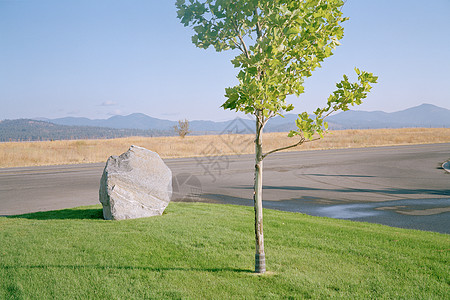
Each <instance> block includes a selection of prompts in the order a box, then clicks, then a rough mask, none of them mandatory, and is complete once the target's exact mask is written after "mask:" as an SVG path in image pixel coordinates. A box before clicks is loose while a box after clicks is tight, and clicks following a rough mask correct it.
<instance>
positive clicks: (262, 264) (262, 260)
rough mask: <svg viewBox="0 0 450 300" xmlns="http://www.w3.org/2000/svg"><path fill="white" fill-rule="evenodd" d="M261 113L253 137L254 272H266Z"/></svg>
mask: <svg viewBox="0 0 450 300" xmlns="http://www.w3.org/2000/svg"><path fill="white" fill-rule="evenodd" d="M262 129H263V124H262V115H261V114H259V115H257V118H256V139H255V182H254V192H253V201H254V204H255V238H256V254H255V273H261V274H262V273H265V272H266V255H265V253H264V233H263V211H262V168H263V162H262V160H263V158H262V155H263V153H262V139H261V135H262Z"/></svg>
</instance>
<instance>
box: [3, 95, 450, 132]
mask: <svg viewBox="0 0 450 300" xmlns="http://www.w3.org/2000/svg"><path fill="white" fill-rule="evenodd" d="M296 118H297V115H296V114H287V115H286V116H285V118H282V117H276V118H273V119H272V120H270V121H269V122H268V123H267V125H266V128H265V131H267V132H274V131H289V130H291V129H295V119H296ZM327 121H328V123H329V127H330V129H334V130H339V129H375V128H403V127H437V128H442V127H450V110H448V109H445V108H441V107H438V106H435V105H431V104H422V105H420V106H416V107H412V108H409V109H406V110H402V111H398V112H393V113H386V112H382V111H372V112H367V111H353V110H349V111H346V112H341V113H338V114H335V115H333V116H330V117H329V118H328V119H327ZM177 124H178V122H176V121H170V120H163V119H157V118H153V117H150V116H147V115H145V114H141V113H135V114H131V115H128V116H113V117H111V118H109V119H94V120H92V119H88V118H75V117H67V118H58V119H45V118H37V119H35V120H24V119H22V120H4V121H0V141H7V140H10V139H11V140H49V139H80V138H114V137H124V136H133V135H134V136H136V135H137V136H162V135H166V136H167V135H174V134H175V133H174V129H173V126H174V125H177ZM254 126H255V122H254V121H253V120H250V119H236V120H230V121H226V122H214V121H191V122H189V128H190V130H192V131H193V133H192V134H219V133H231V132H232V133H251V132H253V131H254Z"/></svg>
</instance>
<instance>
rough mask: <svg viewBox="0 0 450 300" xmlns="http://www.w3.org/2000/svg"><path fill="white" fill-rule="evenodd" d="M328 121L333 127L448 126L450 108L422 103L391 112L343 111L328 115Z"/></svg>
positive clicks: (449, 125)
mask: <svg viewBox="0 0 450 300" xmlns="http://www.w3.org/2000/svg"><path fill="white" fill-rule="evenodd" d="M328 122H329V123H330V124H331V125H332V126H331V128H333V127H334V128H335V129H351V128H354V129H364V128H402V127H436V128H441V127H450V110H448V109H445V108H441V107H438V106H435V105H431V104H422V105H419V106H416V107H412V108H408V109H405V110H402V111H397V112H393V113H385V112H382V111H373V112H366V111H351V110H350V111H345V112H341V113H339V114H336V115H334V116H330V118H329V119H328Z"/></svg>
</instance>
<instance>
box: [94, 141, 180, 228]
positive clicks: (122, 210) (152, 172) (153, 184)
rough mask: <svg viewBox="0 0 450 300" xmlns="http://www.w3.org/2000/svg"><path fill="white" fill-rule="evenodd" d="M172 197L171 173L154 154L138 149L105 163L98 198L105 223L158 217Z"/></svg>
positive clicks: (134, 148)
mask: <svg viewBox="0 0 450 300" xmlns="http://www.w3.org/2000/svg"><path fill="white" fill-rule="evenodd" d="M171 196H172V172H171V171H170V169H169V168H168V167H167V166H166V164H165V163H164V162H163V160H162V159H161V158H160V157H159V155H158V154H157V153H155V152H152V151H150V150H147V149H145V148H142V147H138V146H131V147H130V149H129V150H128V151H127V152H125V153H124V154H122V155H120V156H111V157H110V158H109V159H108V161H107V162H106V166H105V169H104V171H103V176H102V179H101V181H100V190H99V198H100V202H101V203H102V205H103V217H104V218H105V219H106V220H123V219H135V218H142V217H150V216H157V215H161V214H162V213H163V212H164V209H165V208H166V207H167V205H168V204H169V201H170V197H171Z"/></svg>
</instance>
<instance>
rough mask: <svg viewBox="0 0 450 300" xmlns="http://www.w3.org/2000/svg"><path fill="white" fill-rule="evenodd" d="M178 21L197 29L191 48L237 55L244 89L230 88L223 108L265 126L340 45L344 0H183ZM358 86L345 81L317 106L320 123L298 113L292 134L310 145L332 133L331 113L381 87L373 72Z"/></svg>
mask: <svg viewBox="0 0 450 300" xmlns="http://www.w3.org/2000/svg"><path fill="white" fill-rule="evenodd" d="M176 5H177V8H178V18H179V19H180V20H181V22H182V23H183V24H184V25H185V26H191V27H193V29H194V31H195V34H194V35H193V36H192V42H193V43H194V44H195V45H196V46H198V47H200V48H205V49H206V48H209V47H214V48H215V50H216V51H219V52H220V51H224V50H229V49H231V50H236V49H237V50H239V52H240V53H239V54H238V55H237V56H236V57H235V58H234V59H233V60H232V63H233V65H234V66H235V67H236V68H239V69H240V71H239V74H238V75H237V78H238V80H239V84H238V85H236V86H234V87H229V88H226V89H225V97H226V101H225V103H224V104H223V105H222V106H223V108H225V109H230V110H236V111H242V112H245V113H250V114H254V115H257V112H261V118H262V120H261V121H262V123H263V124H265V122H267V120H268V119H269V118H271V117H273V116H275V115H282V114H283V113H285V112H288V111H291V110H292V109H293V108H294V106H293V105H292V104H289V103H287V102H286V96H288V95H296V96H299V95H300V94H302V93H303V92H304V87H303V84H304V81H305V79H306V78H307V77H309V76H311V74H312V72H313V71H314V70H315V69H316V68H318V67H320V66H321V63H322V62H323V61H324V59H325V58H327V57H329V56H331V55H332V54H333V53H332V51H333V50H334V49H335V48H336V47H337V46H338V45H340V43H339V40H340V39H342V37H343V35H344V30H343V27H342V26H341V23H342V22H344V21H346V20H347V19H348V18H345V17H343V16H342V12H341V9H342V6H343V5H344V2H343V1H342V0H327V1H323V0H303V1H292V0H273V1H258V0H247V1H239V0H204V1H202V2H200V1H196V0H189V1H188V2H187V3H186V1H185V0H178V1H177V2H176ZM356 72H357V74H358V82H357V83H350V82H349V78H348V77H347V76H345V75H344V78H343V80H342V81H341V82H339V83H338V84H337V90H336V91H335V92H333V94H332V95H331V96H330V97H329V98H328V103H327V106H326V107H324V108H318V109H317V110H316V111H315V112H314V115H315V118H314V119H312V118H310V116H309V114H308V113H306V112H305V113H302V114H299V118H298V120H297V122H296V124H297V128H298V130H294V131H291V132H290V134H289V135H290V136H294V135H301V136H304V137H305V138H307V139H311V138H312V136H313V134H314V133H316V132H317V133H319V134H320V135H322V133H323V132H324V130H326V129H327V125H326V122H324V121H323V119H324V117H326V116H327V115H329V114H330V113H331V112H333V111H337V110H348V107H349V105H355V104H360V103H361V100H362V99H364V98H365V97H366V94H367V92H368V91H370V88H371V86H370V83H375V82H376V78H377V77H376V76H373V74H371V73H368V72H364V71H360V70H358V69H356Z"/></svg>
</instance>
